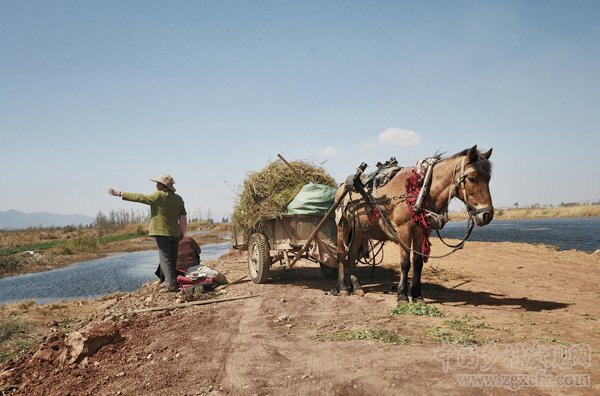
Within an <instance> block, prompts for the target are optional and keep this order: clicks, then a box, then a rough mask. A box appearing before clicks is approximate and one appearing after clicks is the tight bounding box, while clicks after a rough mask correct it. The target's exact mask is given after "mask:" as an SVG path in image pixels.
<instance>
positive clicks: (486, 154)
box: [481, 149, 493, 160]
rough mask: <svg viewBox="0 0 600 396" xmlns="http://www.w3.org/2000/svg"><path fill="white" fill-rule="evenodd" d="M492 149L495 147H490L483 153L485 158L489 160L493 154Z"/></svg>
mask: <svg viewBox="0 0 600 396" xmlns="http://www.w3.org/2000/svg"><path fill="white" fill-rule="evenodd" d="M492 150H493V149H489V150H488V151H486V152H485V153H483V154H481V155H482V156H483V158H485V159H487V160H489V159H490V157H491V156H492Z"/></svg>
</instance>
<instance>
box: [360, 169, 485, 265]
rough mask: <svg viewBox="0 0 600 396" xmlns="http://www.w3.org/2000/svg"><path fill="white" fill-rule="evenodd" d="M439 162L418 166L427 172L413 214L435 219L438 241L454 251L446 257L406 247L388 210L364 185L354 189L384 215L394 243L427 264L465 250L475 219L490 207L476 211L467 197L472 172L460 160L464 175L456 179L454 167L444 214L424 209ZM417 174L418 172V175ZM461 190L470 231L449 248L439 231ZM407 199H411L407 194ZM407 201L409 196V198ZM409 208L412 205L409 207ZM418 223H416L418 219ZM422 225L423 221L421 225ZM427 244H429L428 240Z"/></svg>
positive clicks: (427, 228) (427, 229)
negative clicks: (452, 181) (452, 202)
mask: <svg viewBox="0 0 600 396" xmlns="http://www.w3.org/2000/svg"><path fill="white" fill-rule="evenodd" d="M438 161H439V159H438V158H435V157H434V158H428V159H425V160H421V161H419V162H418V163H417V168H418V169H421V170H422V169H423V167H422V165H424V164H425V165H426V169H425V172H424V173H425V176H424V177H423V185H422V186H421V189H420V191H419V194H418V196H417V200H416V202H415V205H414V206H413V207H412V208H413V211H414V213H416V214H417V215H419V214H420V213H423V212H424V214H425V215H426V216H429V218H432V219H434V220H435V222H436V229H435V231H436V233H437V235H438V238H439V239H440V241H441V242H442V243H443V244H444V245H446V246H448V247H449V248H452V251H450V252H448V253H446V254H443V255H441V256H431V255H429V254H424V253H422V252H419V251H416V250H414V249H413V248H411V247H409V246H406V244H404V243H403V242H402V241H401V240H400V237H399V236H398V233H397V232H396V229H395V228H394V227H393V226H392V224H391V222H390V220H389V218H388V216H387V215H386V213H385V211H383V210H381V208H380V207H379V205H378V204H377V200H376V199H374V197H373V196H372V195H371V194H368V193H367V192H366V191H365V190H364V188H363V186H361V185H358V186H357V185H355V186H354V187H355V188H356V189H357V190H358V192H359V194H360V195H361V196H362V197H363V198H364V199H365V202H366V203H367V204H368V205H369V206H370V207H371V209H372V210H377V212H378V213H379V215H380V216H381V218H382V219H383V220H384V223H385V225H386V228H387V229H388V231H389V232H390V234H391V235H392V236H393V238H394V240H395V242H397V243H398V244H399V245H401V246H402V247H403V248H404V249H405V250H406V251H410V252H412V253H414V254H418V255H420V256H421V257H423V259H424V261H426V260H427V259H428V258H444V257H447V256H449V255H451V254H452V253H454V252H456V251H457V250H460V249H462V248H463V247H464V245H465V243H466V242H467V240H468V239H469V237H470V236H471V232H472V231H473V227H474V225H475V221H474V220H473V217H474V216H476V215H477V214H479V213H481V212H484V211H486V210H489V208H482V209H477V208H475V207H474V206H473V205H471V204H470V203H469V202H468V197H467V190H466V182H465V180H466V178H467V174H468V173H469V172H470V171H471V170H472V168H471V167H467V168H466V169H465V158H464V157H463V158H462V161H461V174H460V177H458V179H457V178H456V171H457V166H456V165H457V164H455V165H454V171H453V174H452V179H453V180H454V183H453V187H451V188H450V190H449V194H448V202H447V203H446V205H445V206H444V209H443V211H442V214H439V213H436V212H433V211H430V210H428V209H426V208H423V207H422V206H423V205H424V204H423V202H425V201H424V200H425V197H426V196H427V195H428V194H429V190H430V187H431V185H430V182H431V177H432V174H433V168H434V167H435V165H436V164H437V163H438ZM416 174H418V172H416ZM459 188H462V191H463V197H464V203H465V206H466V209H467V213H468V214H469V220H468V223H467V228H466V231H465V236H464V238H463V239H462V240H461V241H460V242H459V243H458V244H456V245H450V244H448V243H446V241H444V239H443V238H442V236H441V235H440V233H439V231H438V230H439V229H441V228H442V227H443V226H444V225H445V224H446V222H447V221H448V206H449V205H450V201H451V200H452V198H454V197H455V196H457V195H458V191H457V190H458V189H459ZM407 196H408V192H407ZM406 198H408V197H406ZM409 208H410V206H409ZM415 221H417V220H416V219H415ZM418 223H419V224H420V223H421V222H418ZM428 223H429V222H427V223H426V224H425V225H423V224H421V225H422V226H423V227H424V228H425V229H426V231H429V232H430V228H429V226H428ZM429 232H427V235H426V236H425V235H424V238H427V239H428V238H429ZM427 243H428V241H427Z"/></svg>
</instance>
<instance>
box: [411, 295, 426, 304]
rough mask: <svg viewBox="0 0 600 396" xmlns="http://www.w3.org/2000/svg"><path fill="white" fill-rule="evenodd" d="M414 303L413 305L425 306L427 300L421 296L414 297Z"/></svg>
mask: <svg viewBox="0 0 600 396" xmlns="http://www.w3.org/2000/svg"><path fill="white" fill-rule="evenodd" d="M412 302H413V304H425V300H424V299H423V297H421V296H419V297H413V298H412Z"/></svg>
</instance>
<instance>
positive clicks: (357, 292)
mask: <svg viewBox="0 0 600 396" xmlns="http://www.w3.org/2000/svg"><path fill="white" fill-rule="evenodd" d="M354 295H355V296H358V297H363V296H364V295H365V292H364V290H363V289H354Z"/></svg>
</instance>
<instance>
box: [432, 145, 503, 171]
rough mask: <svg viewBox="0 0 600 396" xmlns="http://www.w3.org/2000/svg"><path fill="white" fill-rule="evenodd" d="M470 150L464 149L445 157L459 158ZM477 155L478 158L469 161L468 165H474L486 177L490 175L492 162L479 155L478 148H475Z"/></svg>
mask: <svg viewBox="0 0 600 396" xmlns="http://www.w3.org/2000/svg"><path fill="white" fill-rule="evenodd" d="M470 150H471V149H464V150H463V151H461V152H460V153H456V154H454V155H453V156H451V157H448V158H446V159H452V158H459V157H462V156H465V155H469V151H470ZM436 155H437V154H436ZM477 157H478V160H477V161H475V162H474V163H469V165H471V166H472V167H474V168H475V170H476V171H477V172H478V173H484V174H486V175H487V176H488V177H492V162H491V161H490V160H488V159H487V158H485V157H484V156H483V155H481V152H480V151H479V150H477Z"/></svg>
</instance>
